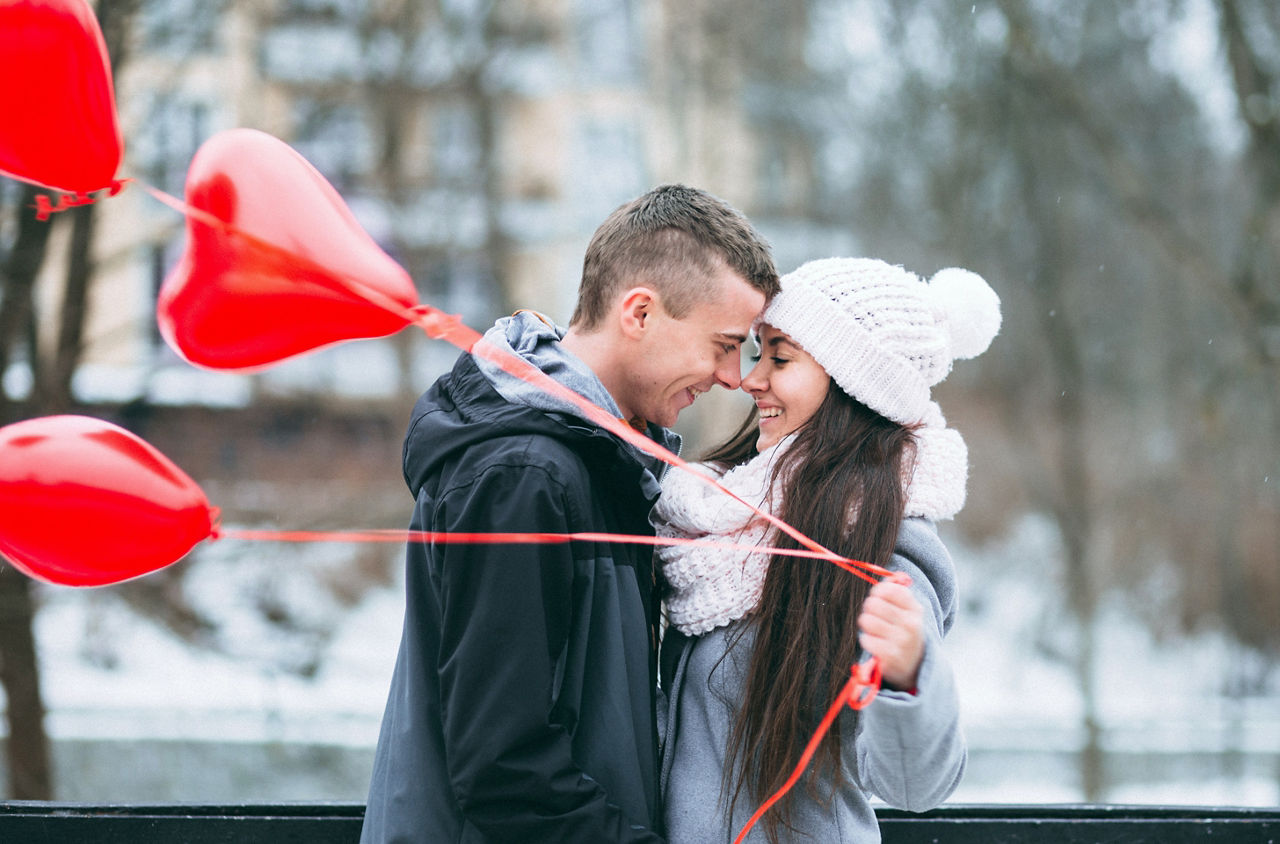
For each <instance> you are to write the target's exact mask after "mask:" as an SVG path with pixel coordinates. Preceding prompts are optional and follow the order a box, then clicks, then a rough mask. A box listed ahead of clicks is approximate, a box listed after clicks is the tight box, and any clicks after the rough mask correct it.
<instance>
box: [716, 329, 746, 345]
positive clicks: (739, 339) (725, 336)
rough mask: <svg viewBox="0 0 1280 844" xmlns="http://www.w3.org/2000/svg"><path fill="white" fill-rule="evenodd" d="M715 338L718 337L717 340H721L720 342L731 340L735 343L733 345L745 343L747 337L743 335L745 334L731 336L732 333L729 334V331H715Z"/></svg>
mask: <svg viewBox="0 0 1280 844" xmlns="http://www.w3.org/2000/svg"><path fill="white" fill-rule="evenodd" d="M716 337H719V338H720V339H722V340H732V341H733V342H735V343H745V342H747V335H745V334H733V333H732V332H729V331H717V332H716Z"/></svg>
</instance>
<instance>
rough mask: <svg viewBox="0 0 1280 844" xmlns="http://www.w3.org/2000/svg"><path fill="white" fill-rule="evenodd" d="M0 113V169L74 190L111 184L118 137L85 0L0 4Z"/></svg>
mask: <svg viewBox="0 0 1280 844" xmlns="http://www.w3.org/2000/svg"><path fill="white" fill-rule="evenodd" d="M0 115H2V117H0V172H4V173H7V174H9V175H11V176H15V177H17V178H19V179H23V180H25V181H28V182H36V183H37V184H41V185H45V186H46V187H51V188H57V189H59V190H64V191H72V192H76V193H89V192H91V191H96V190H101V189H102V188H106V187H110V186H111V185H112V182H113V180H114V179H115V175H116V170H117V169H118V168H119V167H120V157H121V153H122V146H123V142H122V140H121V137H120V125H119V121H118V119H117V116H116V100H115V90H114V88H113V87H112V83H111V63H110V62H109V61H108V59H107V45H106V44H105V43H104V42H103V40H102V30H101V29H99V27H98V19H97V18H96V17H94V14H93V10H92V9H90V8H89V4H88V3H86V2H85V1H84V0H3V2H0Z"/></svg>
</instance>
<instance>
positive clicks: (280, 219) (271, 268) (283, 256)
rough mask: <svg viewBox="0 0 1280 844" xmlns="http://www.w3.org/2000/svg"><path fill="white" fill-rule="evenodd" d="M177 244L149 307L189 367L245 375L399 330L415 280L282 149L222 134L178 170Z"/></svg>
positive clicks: (315, 174) (249, 135)
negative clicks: (181, 175)
mask: <svg viewBox="0 0 1280 844" xmlns="http://www.w3.org/2000/svg"><path fill="white" fill-rule="evenodd" d="M186 194H187V196H186V198H187V205H188V211H187V247H186V250H185V252H184V253H183V255H182V258H181V260H180V261H179V262H178V264H177V266H176V267H174V269H173V271H172V272H171V273H170V274H169V277H168V278H166V279H165V282H164V285H163V286H162V288H161V290H160V297H159V301H158V303H157V320H158V322H159V323H160V331H161V333H162V334H163V335H164V337H165V339H166V340H167V341H168V342H169V344H170V345H171V346H172V347H173V348H174V349H175V350H177V351H178V353H179V354H181V355H182V356H183V357H185V358H186V359H187V360H189V361H190V362H192V363H194V364H198V365H200V366H206V367H210V368H213V369H248V368H253V367H261V366H265V365H267V364H271V363H275V362H277V361H280V360H283V359H285V358H287V357H291V356H293V355H297V354H301V353H302V352H307V351H311V350H312V349H317V348H319V347H321V346H326V345H329V344H331V343H336V342H339V341H342V340H354V339H357V338H362V337H382V336H385V335H388V334H393V333H395V332H396V331H399V330H400V329H402V328H404V327H405V326H406V325H408V324H409V322H410V321H411V320H412V319H413V318H414V315H413V314H412V313H410V312H409V310H410V309H411V308H413V307H415V306H416V305H417V303H418V298H417V296H418V294H417V290H416V289H415V288H414V285H413V280H412V279H410V278H409V275H408V273H406V272H405V271H404V269H403V268H401V267H400V265H399V264H397V263H396V262H395V261H393V260H392V259H391V257H390V256H388V255H387V254H386V253H385V252H383V251H382V249H380V248H379V247H378V244H377V243H375V242H374V240H373V238H371V237H369V235H368V233H367V232H365V230H364V229H363V228H361V226H360V224H359V223H358V222H357V221H356V218H355V217H354V216H353V215H352V213H351V211H350V210H349V209H348V208H347V206H346V203H344V202H343V201H342V197H340V196H339V195H338V192H337V191H336V190H334V189H333V187H332V186H331V185H330V184H329V183H328V182H327V181H325V179H324V176H322V175H320V173H319V171H317V170H316V169H315V168H314V167H312V166H311V164H310V163H309V162H308V161H307V160H306V159H305V158H303V157H302V156H301V155H299V154H298V153H297V152H296V151H295V150H293V149H292V148H291V147H290V146H288V145H287V144H285V143H284V142H283V141H280V140H278V139H276V138H274V137H272V136H271V135H268V134H265V133H263V132H258V131H255V130H252V129H231V130H228V131H225V132H221V133H219V134H217V135H214V136H213V137H212V138H210V139H209V140H208V141H206V142H205V143H204V145H202V146H201V147H200V149H199V150H198V151H197V152H196V155H195V158H193V159H192V161H191V167H190V169H189V170H188V171H187V187H186Z"/></svg>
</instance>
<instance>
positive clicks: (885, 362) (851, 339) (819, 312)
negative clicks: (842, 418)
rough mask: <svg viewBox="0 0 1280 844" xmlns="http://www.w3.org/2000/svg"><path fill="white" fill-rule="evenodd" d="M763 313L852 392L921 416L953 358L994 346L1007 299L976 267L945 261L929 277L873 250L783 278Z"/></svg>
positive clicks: (911, 417) (899, 417) (887, 410)
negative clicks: (872, 253)
mask: <svg viewBox="0 0 1280 844" xmlns="http://www.w3.org/2000/svg"><path fill="white" fill-rule="evenodd" d="M761 321H763V322H767V323H769V324H770V325H772V326H773V327H775V328H777V329H778V330H779V331H782V332H783V333H785V334H787V335H788V336H789V337H791V339H792V340H794V341H795V342H796V343H797V344H799V345H800V347H801V348H803V349H804V350H805V351H806V352H808V353H809V354H810V355H812V356H813V357H814V359H815V360H817V362H818V363H819V364H820V365H821V366H822V368H823V369H825V370H826V371H827V373H828V374H829V375H831V377H832V378H833V379H835V382H836V383H837V384H839V385H840V387H841V389H843V390H844V391H845V392H846V393H848V394H849V395H851V396H853V397H854V398H856V399H858V401H860V402H862V403H863V404H865V405H867V406H868V407H870V408H871V409H872V410H874V411H876V412H877V413H880V414H881V415H883V416H885V417H887V418H889V419H892V420H894V421H895V422H899V423H901V424H903V425H916V424H920V423H922V422H924V421H925V418H926V416H927V415H928V413H929V404H930V396H929V389H930V387H932V386H933V385H934V384H937V383H939V382H940V381H942V380H943V379H944V378H946V377H947V374H948V373H949V372H950V371H951V364H952V362H953V361H954V360H956V359H957V358H972V357H976V356H977V355H979V354H981V353H982V352H983V351H985V350H986V349H987V347H988V346H990V344H991V341H992V340H993V339H994V338H995V336H996V333H997V332H998V331H999V329H1000V298H999V297H998V296H997V295H996V293H995V291H994V290H992V289H991V287H990V286H989V285H988V284H987V283H986V281H984V280H983V279H982V277H981V276H979V275H978V274H976V273H973V272H970V271H969V270H963V269H959V268H954V267H953V268H948V269H945V270H941V271H939V272H938V273H937V274H936V275H935V276H934V277H933V279H932V281H930V282H928V283H926V282H923V281H921V280H920V279H919V277H917V276H916V275H915V274H914V273H911V272H908V271H907V270H905V269H903V268H902V267H900V266H895V265H892V264H888V263H886V262H884V261H880V260H877V259H874V258H822V259H819V260H816V261H809V262H808V263H806V264H804V265H802V266H800V267H799V268H798V269H796V270H795V271H793V272H790V273H788V274H786V275H785V276H783V277H782V291H781V292H780V293H778V295H776V296H774V297H773V299H772V301H770V303H769V305H768V307H767V308H765V312H764V314H763V315H762V317H761Z"/></svg>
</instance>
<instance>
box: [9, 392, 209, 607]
mask: <svg viewBox="0 0 1280 844" xmlns="http://www.w3.org/2000/svg"><path fill="white" fill-rule="evenodd" d="M216 521H217V512H216V511H215V510H214V509H213V508H212V507H210V506H209V501H208V499H207V498H205V495H204V492H203V491H202V490H201V489H200V487H199V486H197V485H196V483H195V481H193V480H191V478H190V477H188V476H187V475H186V474H185V473H184V472H183V471H182V470H181V469H179V468H178V467H177V466H175V465H174V464H173V463H172V462H171V461H170V460H169V459H168V458H167V457H165V456H164V455H163V454H161V453H160V452H159V451H157V450H156V449H155V448H154V447H152V446H151V445H149V444H148V443H147V442H145V441H144V440H142V439H140V438H139V437H138V436H137V435H135V434H132V433H130V432H129V431H126V430H124V429H123V428H120V427H118V426H116V425H112V424H111V423H110V422H105V421H103V420H101V419H93V418H91V417H88V416H72V415H66V416H45V417H40V418H38V419H27V420H25V421H22V422H15V423H14V424H12V425H6V426H4V427H3V428H0V553H3V554H4V555H5V556H6V557H8V558H9V560H10V561H11V562H12V563H13V564H14V565H15V566H17V567H18V568H19V569H21V570H22V571H24V572H26V573H27V574H29V575H30V576H32V577H36V578H39V579H41V580H47V581H49V582H50V583H58V584H61V585H64V586H101V585H103V584H107V583H118V582H120V581H122V580H128V579H129V578H131V577H137V576H139V575H142V574H147V573H148V572H152V571H155V570H156V569H161V568H164V567H165V566H167V565H170V564H171V563H174V562H176V561H178V560H179V559H181V558H182V557H183V555H185V554H186V553H187V552H188V551H190V550H191V548H192V547H193V546H194V545H195V544H196V543H197V542H200V541H201V540H203V539H205V538H207V537H208V536H210V535H211V534H212V532H213V529H214V525H215V523H216Z"/></svg>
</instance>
